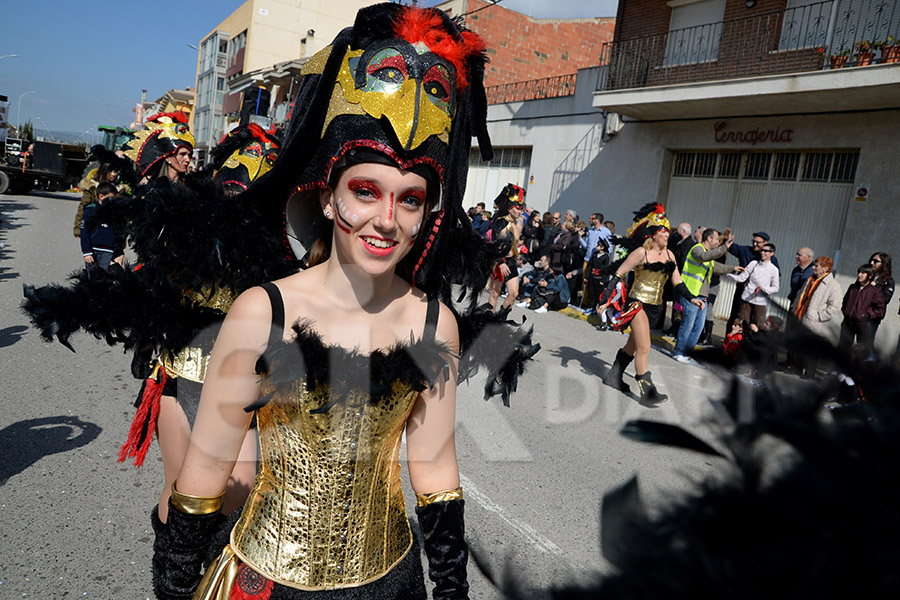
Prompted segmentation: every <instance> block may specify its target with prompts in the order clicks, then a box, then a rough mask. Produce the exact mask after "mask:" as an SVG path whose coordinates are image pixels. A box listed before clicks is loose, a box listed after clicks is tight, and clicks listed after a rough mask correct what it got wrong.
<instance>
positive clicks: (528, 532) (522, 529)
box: [459, 473, 568, 562]
mask: <svg viewBox="0 0 900 600" xmlns="http://www.w3.org/2000/svg"><path fill="white" fill-rule="evenodd" d="M459 483H460V485H462V488H463V497H464V498H466V499H467V500H469V499H471V500H474V501H475V502H477V503H478V505H479V506H481V508H483V509H485V510H488V511H490V512H492V513H494V514H495V515H497V516H498V517H499V518H500V520H501V521H503V522H504V523H506V524H507V525H509V526H510V527H512V528H513V529H515V530H516V531H518V532H519V533H520V534H521V535H522V536H523V537H524V538H525V539H526V540H528V542H529V543H530V544H531V545H532V546H534V547H535V548H537V549H538V550H540V551H541V552H549V553H550V554H556V555H558V556H563V551H562V549H561V548H560V547H559V546H557V545H556V544H554V543H553V542H552V541H550V540H549V539H547V538H546V537H544V536H543V535H541V534H540V533H538V532H537V531H536V530H535V529H534V527H532V526H531V525H529V524H528V523H525V522H523V521H520V520H519V519H516V518H515V517H512V516H510V515H509V514H508V513H507V512H506V509H504V508H503V507H502V506H500V505H499V504H497V503H496V502H494V501H493V500H491V499H490V498H489V497H488V496H487V495H485V494H484V493H482V492H481V491H480V490H479V489H478V488H477V487H475V484H474V483H472V481H471V480H470V479H469V478H467V477H465V476H464V475H463V474H462V473H460V474H459ZM567 562H568V561H567Z"/></svg>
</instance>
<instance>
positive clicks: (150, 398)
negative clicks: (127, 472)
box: [118, 366, 169, 467]
mask: <svg viewBox="0 0 900 600" xmlns="http://www.w3.org/2000/svg"><path fill="white" fill-rule="evenodd" d="M168 378H169V376H168V374H167V373H166V369H165V368H164V367H162V366H160V367H159V373H158V380H157V378H154V377H153V376H152V375H151V376H150V377H148V378H147V383H146V384H145V385H144V394H143V396H142V397H141V405H140V407H139V408H138V411H137V414H135V415H134V420H133V421H132V422H131V428H129V430H128V439H126V440H125V443H124V444H122V447H121V448H119V460H118V462H125V460H127V459H129V458H134V466H135V467H140V466H141V465H143V464H144V459H145V458H146V457H147V451H148V450H150V444H152V443H153V432H154V430H155V429H156V420H157V419H158V418H159V399H160V398H161V397H162V393H163V388H164V387H165V386H166V380H167V379H168ZM148 415H149V420H148ZM145 424H146V425H147V435H146V436H144V440H143V442H141V432H143V431H144V425H145Z"/></svg>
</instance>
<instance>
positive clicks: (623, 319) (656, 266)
mask: <svg viewBox="0 0 900 600" xmlns="http://www.w3.org/2000/svg"><path fill="white" fill-rule="evenodd" d="M627 234H628V235H627V237H623V238H615V243H616V244H618V245H619V246H620V247H624V248H627V249H628V250H629V254H628V255H627V256H626V257H625V259H624V260H622V261H617V262H616V263H614V264H613V265H612V267H611V268H614V269H615V271H614V273H613V277H610V280H609V282H608V283H607V285H606V289H605V290H604V292H603V296H602V298H601V299H600V304H601V306H603V307H605V306H606V305H607V304H608V303H609V300H610V298H611V297H612V295H613V294H614V292H615V290H616V286H617V284H618V283H619V282H620V281H623V280H624V279H625V277H626V276H627V275H628V273H629V272H630V271H632V270H633V271H634V282H633V283H632V284H631V289H630V290H629V291H628V304H627V306H626V309H625V310H624V311H623V312H622V313H621V314H620V315H618V319H617V321H616V322H615V324H614V328H615V329H616V330H621V329H623V328H624V327H625V326H626V325H628V324H630V325H631V335H630V336H629V337H628V342H627V343H626V344H625V346H624V347H623V348H622V349H620V350H619V351H618V352H617V353H616V360H615V362H614V363H613V364H612V366H611V367H610V368H609V371H607V373H606V376H605V377H604V378H603V383H605V384H606V385H609V386H611V387H614V388H616V389H618V390H619V391H621V392H624V393H626V394H628V393H630V391H631V390H630V388H629V387H628V385H627V384H626V383H625V381H624V379H623V378H622V375H623V374H624V372H625V368H626V367H627V366H628V365H629V364H630V363H631V361H632V360H634V362H635V365H634V366H635V372H636V375H635V379H636V380H637V383H638V387H639V388H640V392H641V401H642V402H647V403H659V402H663V401H665V400H666V399H667V396H666V395H664V394H660V393H659V391H658V390H657V389H656V386H655V385H654V384H653V380H652V379H651V376H650V371H649V369H648V358H649V356H650V323H651V322H654V321H655V320H656V318H658V315H659V312H660V311H662V310H663V309H664V308H665V303H664V302H663V288H664V287H665V284H666V281H669V280H671V281H672V285H673V286H675V291H676V293H677V294H680V295H681V296H684V297H685V298H687V299H688V300H689V301H690V302H691V303H692V304H694V305H696V306H698V307H700V308H702V307H703V301H702V300H700V299H699V298H697V297H696V296H694V295H693V294H691V292H690V291H689V290H688V289H687V286H685V285H684V282H682V281H681V275H680V274H679V272H678V267H677V266H676V264H675V256H674V255H673V254H672V251H671V250H669V249H668V248H667V244H668V241H669V220H668V219H667V218H666V213H665V209H664V208H663V206H662V204H658V203H655V202H654V203H650V204H646V205H644V206H643V207H641V209H640V210H638V211H636V212H635V213H634V223H633V224H632V225H631V227H630V228H629V229H628V231H627Z"/></svg>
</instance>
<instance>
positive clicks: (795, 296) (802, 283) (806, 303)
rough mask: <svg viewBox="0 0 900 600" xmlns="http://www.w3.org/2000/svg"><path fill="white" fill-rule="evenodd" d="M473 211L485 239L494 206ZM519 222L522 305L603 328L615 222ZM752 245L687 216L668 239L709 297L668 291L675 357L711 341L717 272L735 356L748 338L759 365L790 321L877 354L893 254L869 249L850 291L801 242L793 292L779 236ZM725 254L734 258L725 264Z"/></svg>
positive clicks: (812, 367)
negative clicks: (585, 317)
mask: <svg viewBox="0 0 900 600" xmlns="http://www.w3.org/2000/svg"><path fill="white" fill-rule="evenodd" d="M469 216H470V217H471V219H472V226H473V228H475V230H476V231H478V232H479V233H481V234H482V235H485V234H486V233H487V231H489V229H490V222H491V212H488V211H486V210H485V205H484V203H479V204H478V205H476V206H474V207H472V208H471V209H469ZM519 223H520V226H521V227H520V231H521V235H520V238H519V257H518V259H517V264H518V267H519V268H518V272H519V274H518V284H519V285H518V297H517V298H516V299H515V300H516V306H518V307H520V308H528V309H531V310H534V311H536V312H541V313H542V312H547V311H553V310H560V309H562V308H565V307H566V306H567V305H568V306H572V307H574V308H576V309H579V310H582V311H583V312H585V313H588V314H597V315H599V316H600V317H601V319H602V322H603V325H602V326H601V328H602V329H605V328H606V326H605V324H606V322H607V319H606V318H604V317H606V316H607V315H606V314H605V313H604V312H603V310H602V308H603V307H599V306H597V300H598V299H599V296H600V293H601V291H602V290H603V288H604V286H605V285H606V283H607V281H608V277H609V274H610V272H611V271H610V265H612V264H613V263H615V262H616V260H618V259H620V258H621V256H619V254H618V253H617V251H616V248H615V246H614V241H613V238H614V234H615V223H613V222H612V221H608V220H605V219H604V216H603V214H602V213H599V212H595V213H593V214H591V215H590V217H589V218H588V221H587V222H585V221H583V220H582V219H580V218H579V216H578V214H577V213H576V212H575V211H574V210H567V211H565V212H563V213H561V212H544V213H541V212H540V211H538V210H534V209H533V208H531V207H528V208H526V210H525V211H523V213H522V216H521V217H520V220H519ZM749 241H750V243H749V244H747V245H744V244H740V243H737V242H736V241H735V239H734V235H733V234H732V232H731V229H730V228H728V227H723V228H721V229H718V228H708V227H704V226H697V227H692V226H691V224H690V223H686V222H683V223H680V224H679V225H678V226H677V227H675V228H674V229H673V230H672V233H671V235H670V237H669V244H668V245H669V249H670V250H672V253H673V254H674V255H675V260H676V263H677V265H678V269H679V271H680V272H681V274H682V278H683V279H684V278H685V277H687V278H686V279H685V281H687V282H691V280H692V279H695V280H696V281H693V282H692V284H693V286H694V287H696V291H695V292H694V293H695V295H697V296H700V297H702V298H703V300H704V308H703V309H702V310H700V309H697V308H696V307H694V306H690V307H687V306H686V305H687V303H686V302H682V299H681V298H680V297H677V295H676V294H674V293H673V291H672V290H668V291H667V296H666V299H667V301H669V302H671V304H672V312H671V315H670V320H669V323H670V327H669V328H668V329H666V330H665V331H664V333H665V334H668V335H671V336H672V338H673V340H674V345H675V350H674V352H673V357H674V358H676V359H677V360H681V361H689V360H690V359H689V358H688V356H687V355H688V354H689V353H690V352H691V350H692V349H694V348H695V347H696V346H697V345H698V344H699V345H701V346H702V345H708V344H710V343H711V342H712V341H713V338H712V329H713V323H714V321H713V315H712V307H713V305H714V304H715V302H716V298H717V295H718V293H719V285H720V278H721V277H727V278H729V279H732V280H733V281H734V283H735V292H734V296H733V298H732V304H731V308H730V310H729V318H728V321H727V324H726V327H725V333H726V335H725V337H724V339H723V340H720V341H719V343H720V344H721V345H722V347H723V348H724V349H725V350H726V352H727V353H728V354H729V356H730V357H732V358H734V359H735V360H738V358H739V357H740V355H741V350H740V348H741V341H742V340H743V346H744V347H747V348H749V352H750V354H752V355H753V360H752V362H753V363H754V364H759V363H760V361H759V360H758V353H759V348H761V347H764V346H765V343H764V340H765V337H766V336H767V335H781V334H783V333H784V330H785V328H790V327H792V326H803V327H806V328H807V329H808V330H809V331H812V332H813V333H815V334H817V335H820V336H822V337H824V338H826V339H828V340H829V341H831V342H834V343H838V344H839V345H840V346H841V347H842V348H843V349H844V350H846V349H848V348H850V347H851V346H853V345H854V344H856V345H857V346H856V350H857V351H858V352H859V353H861V355H862V356H867V357H869V359H870V360H871V359H875V358H876V355H875V348H874V339H875V333H876V332H877V330H878V326H879V324H880V323H881V321H882V320H883V319H884V316H885V314H886V307H887V305H888V304H889V303H890V301H891V298H892V296H893V293H894V280H893V278H892V272H891V256H890V255H889V254H887V253H885V252H875V253H874V254H872V256H871V258H870V260H869V261H868V262H867V263H866V264H865V265H861V266H859V268H858V269H857V277H856V281H855V282H854V283H853V284H851V285H850V286H849V287H848V288H847V289H846V290H844V289H842V287H841V285H840V284H839V283H838V281H837V280H836V279H835V277H834V273H833V269H834V261H833V259H832V258H830V257H828V256H819V257H817V256H816V254H815V251H814V250H813V249H812V248H809V247H806V246H804V247H801V248H799V249H797V251H796V253H795V255H794V261H795V266H794V267H793V268H792V270H791V273H790V284H789V285H790V289H789V290H781V289H780V280H781V268H782V267H781V265H780V263H779V261H778V257H777V256H776V250H777V247H776V245H775V242H774V241H773V240H772V239H771V237H770V235H769V234H768V233H767V232H765V231H762V230H760V231H757V232H755V233H753V235H752V236H751V238H750V240H749ZM728 255H731V256H732V257H734V259H735V260H736V264H731V265H728V264H727V262H726V261H727V259H728ZM784 291H787V294H786V295H785V296H786V298H787V302H788V308H787V310H786V311H784V312H783V313H779V314H780V315H781V316H778V315H775V317H774V318H773V317H772V315H773V313H777V312H778V311H777V310H776V311H773V310H771V306H772V303H771V300H772V298H773V297H774V296H775V295H777V294H779V292H781V293H782V294H783V292H784ZM685 309H687V310H685ZM784 313H787V314H784ZM665 317H666V314H665V313H664V314H662V315H661V318H660V319H659V321H658V322H656V323H651V327H652V328H653V329H656V330H663V329H664V328H665ZM782 317H783V318H782ZM896 353H897V355H896V356H895V359H900V340H898V350H897V351H896ZM774 358H775V357H773V361H774ZM748 362H751V361H748ZM773 364H774V363H773ZM777 366H778V367H779V368H782V369H788V370H795V371H797V372H799V373H800V374H802V375H804V376H810V377H811V376H813V375H815V373H816V370H817V368H818V366H819V365H817V364H815V363H814V362H813V361H810V360H806V359H804V357H795V356H787V357H784V360H783V361H781V362H780V363H777Z"/></svg>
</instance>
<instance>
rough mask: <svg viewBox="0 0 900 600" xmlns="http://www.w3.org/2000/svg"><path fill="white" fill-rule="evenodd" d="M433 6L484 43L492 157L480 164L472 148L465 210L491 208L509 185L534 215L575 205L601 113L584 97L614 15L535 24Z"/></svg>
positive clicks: (500, 11)
mask: <svg viewBox="0 0 900 600" xmlns="http://www.w3.org/2000/svg"><path fill="white" fill-rule="evenodd" d="M437 8H440V9H441V10H444V11H445V12H447V13H448V14H450V15H454V16H461V17H462V18H463V19H464V20H465V24H466V27H468V28H469V29H471V30H472V31H474V32H476V33H478V34H479V35H480V36H482V38H484V40H485V41H486V42H487V45H488V48H487V55H488V58H489V60H490V62H489V63H488V65H487V68H486V70H485V78H484V82H485V86H486V92H487V97H488V131H489V133H490V135H491V141H492V143H493V145H494V155H495V156H494V160H493V161H491V162H489V163H486V162H484V161H482V160H481V155H480V152H479V150H478V149H477V148H475V149H473V151H472V153H471V155H470V160H469V178H468V183H467V186H466V197H465V199H464V202H465V204H466V206H471V205H474V204H476V203H478V202H484V203H485V204H487V206H488V208H489V209H490V206H491V203H492V202H493V200H494V198H496V196H497V193H498V192H499V191H500V189H501V188H502V187H503V186H504V185H505V184H507V183H510V182H511V183H516V184H519V185H522V186H523V187H524V188H525V189H526V190H527V192H528V197H527V200H528V204H529V205H530V206H534V207H535V208H537V209H539V210H547V209H548V208H550V207H551V206H556V205H558V204H568V203H570V202H574V203H578V202H579V200H578V198H580V197H582V196H583V195H584V194H585V191H586V190H587V189H588V188H589V187H590V186H591V185H593V182H592V180H591V173H592V171H591V170H590V169H589V168H588V165H589V163H590V158H591V157H596V155H597V151H598V150H599V136H598V131H599V124H600V123H601V122H602V114H601V113H600V112H599V111H597V110H596V109H595V108H593V107H592V105H591V94H592V93H593V91H594V90H595V89H596V86H597V77H598V73H599V71H598V69H597V66H598V65H599V64H600V57H601V50H602V48H603V44H604V43H605V42H610V41H612V39H613V31H614V28H615V18H614V17H608V16H604V17H601V16H597V17H591V18H576V19H535V18H532V17H530V16H528V15H524V14H522V13H519V12H516V11H514V10H510V9H508V8H505V7H504V6H503V5H502V4H497V3H494V2H486V1H484V0H449V1H448V2H443V3H440V4H438V5H437ZM573 170H577V172H578V175H577V176H576V175H572V171H573ZM564 173H565V174H564ZM585 173H586V175H585ZM576 180H577V182H576ZM568 207H569V205H567V208H568Z"/></svg>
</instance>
